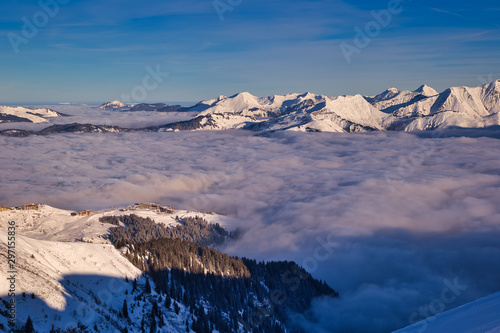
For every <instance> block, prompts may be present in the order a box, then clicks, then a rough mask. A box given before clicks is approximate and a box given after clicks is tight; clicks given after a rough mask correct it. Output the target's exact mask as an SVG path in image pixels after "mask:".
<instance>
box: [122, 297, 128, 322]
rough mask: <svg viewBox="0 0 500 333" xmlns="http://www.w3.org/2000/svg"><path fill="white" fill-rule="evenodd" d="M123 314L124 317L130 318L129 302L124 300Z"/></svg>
mask: <svg viewBox="0 0 500 333" xmlns="http://www.w3.org/2000/svg"><path fill="white" fill-rule="evenodd" d="M122 313H123V317H125V318H128V306H127V300H126V299H124V300H123V310H122Z"/></svg>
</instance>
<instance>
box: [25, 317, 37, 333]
mask: <svg viewBox="0 0 500 333" xmlns="http://www.w3.org/2000/svg"><path fill="white" fill-rule="evenodd" d="M24 332H25V333H34V332H35V328H34V327H33V321H32V320H31V317H30V316H28V319H27V320H26V324H25V325H24Z"/></svg>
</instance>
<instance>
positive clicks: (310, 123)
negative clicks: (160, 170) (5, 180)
mask: <svg viewBox="0 0 500 333" xmlns="http://www.w3.org/2000/svg"><path fill="white" fill-rule="evenodd" d="M2 108H3V109H2ZM6 108H8V107H1V108H0V112H1V110H4V109H6ZM100 108H101V109H105V110H117V111H151V112H182V111H190V112H197V115H196V116H195V117H194V118H192V119H190V120H187V121H182V122H175V123H169V124H164V125H160V126H154V127H147V128H142V129H135V130H141V131H176V130H224V129H248V130H253V131H259V132H262V133H268V132H274V131H284V130H287V131H303V132H367V131H419V130H433V129H437V128H440V129H443V128H449V127H464V128H481V127H487V126H493V125H500V118H499V111H500V80H495V81H493V82H491V83H488V84H485V85H482V86H478V87H464V86H462V87H452V88H448V89H446V90H445V91H443V92H441V93H437V92H436V91H435V90H434V89H432V88H431V87H429V86H427V85H422V86H420V87H419V88H418V89H416V90H414V91H409V90H402V91H400V90H398V89H396V88H389V89H387V90H386V91H384V92H382V93H380V94H378V95H376V96H361V95H352V96H338V97H328V96H325V95H317V94H313V93H303V94H296V93H295V94H287V95H284V96H283V95H273V96H269V97H256V96H253V95H252V94H250V93H248V92H242V93H239V94H236V95H233V96H230V97H226V96H219V97H218V98H215V99H210V100H205V101H201V102H199V103H197V104H196V105H194V106H191V107H181V106H180V105H173V106H169V105H166V104H164V103H157V104H144V103H142V104H137V105H134V106H128V105H126V104H125V103H122V102H120V101H113V102H108V103H104V104H103V105H101V106H100ZM9 110H10V111H9V112H10V113H9V117H19V118H23V117H24V118H26V119H28V118H29V117H32V116H33V115H32V113H33V112H31V111H34V110H31V111H26V110H28V109H25V108H9ZM12 110H18V111H16V112H17V113H16V112H14V111H12ZM40 110H47V111H44V112H46V113H47V115H45V116H43V112H42V111H38V110H36V111H37V112H39V116H37V117H39V119H42V120H44V117H48V116H51V114H54V115H52V116H56V115H55V114H57V113H55V111H52V110H49V109H40ZM51 111H52V113H50V112H51ZM12 121H14V120H12ZM27 121H33V120H27ZM72 131H73V132H110V131H112V132H117V131H132V130H131V129H125V128H118V127H116V126H104V125H91V124H84V125H82V124H70V125H57V126H51V127H49V128H46V129H44V130H42V131H39V132H30V131H20V130H4V131H0V134H2V135H9V136H25V135H31V134H37V135H46V134H53V133H58V132H72Z"/></svg>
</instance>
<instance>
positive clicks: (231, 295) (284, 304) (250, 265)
mask: <svg viewBox="0 0 500 333" xmlns="http://www.w3.org/2000/svg"><path fill="white" fill-rule="evenodd" d="M178 221H179V222H180V224H179V225H178V226H176V227H165V226H163V225H161V224H156V223H155V221H154V220H152V219H150V218H142V217H139V216H137V215H124V216H107V217H103V218H101V222H104V223H110V224H112V225H115V227H112V228H111V229H110V232H109V239H110V241H111V242H112V243H113V244H114V245H115V246H116V247H117V248H123V247H126V257H127V258H128V259H129V260H130V262H131V263H132V264H134V265H135V266H136V267H138V268H139V269H141V270H142V271H144V272H145V273H146V276H147V278H148V279H147V282H146V285H145V286H144V288H143V292H144V293H145V294H151V293H152V292H153V290H154V294H155V295H159V296H158V299H161V302H160V301H158V300H156V297H152V296H150V297H152V298H153V303H154V304H156V306H154V304H153V308H156V310H153V314H152V315H151V316H150V317H151V318H149V319H148V320H147V324H148V325H149V327H152V326H153V325H161V320H160V316H159V315H158V316H156V317H155V316H154V313H157V314H159V313H161V311H176V312H178V311H179V309H178V304H182V305H183V306H184V307H186V308H188V309H189V311H190V312H191V313H192V320H191V321H190V322H187V323H186V331H188V330H189V329H192V330H193V331H195V332H197V333H198V332H203V333H205V332H212V331H213V330H217V331H219V332H300V329H297V328H296V327H295V328H291V327H290V326H289V325H287V324H288V323H289V316H290V315H291V314H293V313H304V312H305V311H307V309H308V308H309V307H310V305H311V302H312V300H313V298H315V297H322V296H323V297H338V293H337V292H336V291H335V290H333V289H332V288H331V287H329V286H328V285H327V284H326V283H325V282H322V281H319V280H316V279H314V278H313V277H312V276H311V275H310V274H309V273H308V272H306V271H305V270H304V269H303V268H302V267H300V266H298V265H297V264H296V263H294V262H291V261H271V262H257V261H255V260H252V259H247V258H238V257H231V256H229V255H227V254H224V253H222V252H220V251H218V250H216V249H214V248H211V247H208V246H207V245H211V246H215V245H220V244H223V243H224V242H226V241H228V240H230V239H231V238H234V236H235V234H233V233H230V232H228V231H227V230H225V229H224V228H222V227H221V226H220V225H218V224H217V225H212V224H210V223H208V222H207V221H206V220H204V219H202V218H200V217H194V218H184V219H178ZM150 281H151V282H150ZM134 283H135V282H134ZM135 284H136V283H135ZM152 286H153V287H152ZM152 288H153V289H152ZM136 289H137V287H134V290H136ZM162 309H163V310H162ZM151 329H152V328H151Z"/></svg>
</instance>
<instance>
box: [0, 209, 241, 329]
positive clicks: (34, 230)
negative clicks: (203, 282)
mask: <svg viewBox="0 0 500 333" xmlns="http://www.w3.org/2000/svg"><path fill="white" fill-rule="evenodd" d="M148 206H151V205H150V204H134V205H130V206H128V207H126V208H121V209H118V208H112V209H108V210H102V211H98V212H93V211H85V212H79V213H80V214H75V213H78V212H73V211H70V210H63V209H58V208H54V207H51V206H48V205H43V204H40V205H34V204H30V205H26V206H23V208H24V209H20V208H21V207H18V209H15V208H14V207H12V209H10V210H9V209H8V208H7V207H2V210H3V211H0V253H1V254H2V255H0V266H1V267H2V271H1V272H0V279H2V280H3V281H6V279H7V278H8V276H9V274H10V273H8V269H5V268H7V267H9V265H8V264H9V263H8V260H7V253H8V248H7V237H8V235H7V230H8V222H9V221H15V222H16V236H15V265H16V266H15V268H16V271H17V273H16V295H17V296H16V304H17V322H18V325H17V326H18V327H21V326H22V324H24V323H25V322H26V320H27V317H28V316H30V317H31V319H32V320H33V323H34V326H35V329H36V330H37V331H38V332H48V331H49V330H50V328H51V325H53V324H54V325H55V327H59V328H62V329H64V328H71V327H76V326H77V325H78V324H79V323H81V324H83V325H85V326H87V327H89V328H91V329H94V330H95V329H96V328H97V331H98V332H122V330H123V328H124V327H126V326H129V327H128V329H129V331H130V332H139V331H140V329H139V325H140V324H141V321H142V320H143V316H144V313H143V311H144V310H146V311H149V312H150V311H151V310H150V309H151V308H152V306H153V305H152V303H154V302H151V301H150V300H148V299H136V296H133V295H132V288H133V285H132V280H133V279H136V278H137V279H138V288H139V289H143V288H144V285H145V278H143V277H142V273H143V272H142V271H140V270H139V269H137V268H136V267H135V266H134V265H132V264H131V263H130V261H129V260H127V259H126V258H125V257H124V256H123V253H121V252H120V251H119V250H117V249H116V248H115V247H114V246H113V245H111V244H110V243H109V241H108V240H107V239H105V238H107V237H103V235H105V234H107V232H108V229H109V227H112V225H110V224H106V223H101V222H99V218H100V217H102V216H112V215H115V216H120V215H129V214H135V215H138V216H141V217H149V218H152V219H154V220H155V221H156V222H157V223H161V224H166V225H170V226H175V225H178V224H179V223H178V222H176V220H175V217H176V216H178V217H179V218H184V217H195V216H199V217H203V218H204V219H205V220H207V221H209V222H212V223H219V224H221V225H228V224H230V221H231V220H230V219H228V218H225V217H223V216H220V215H216V214H210V213H200V212H191V211H183V210H173V209H170V208H171V207H168V206H162V207H166V209H164V210H166V211H160V209H159V208H158V207H159V206H158V205H153V206H152V207H148ZM72 213H73V215H72ZM87 214H88V215H87ZM75 215H76V216H75ZM80 215H81V216H80ZM150 283H151V284H152V282H150ZM152 286H153V288H154V284H152ZM8 293H9V284H8V283H2V284H1V285H0V297H2V298H3V299H4V300H10V297H7V295H8ZM151 295H152V296H154V295H156V293H154V291H152V294H151ZM124 300H126V301H127V302H128V304H129V305H130V308H129V318H128V319H127V318H123V316H121V315H120V312H121V311H122V308H123V303H124ZM173 302H174V301H173ZM178 307H179V309H180V310H179V313H175V312H174V311H171V312H164V313H163V314H162V316H163V318H164V326H163V327H162V328H161V330H160V331H161V332H185V331H186V324H185V322H186V319H187V317H188V315H189V312H188V311H187V309H186V307H185V306H183V305H182V304H180V303H178ZM148 309H149V310H148ZM131 324H132V325H131ZM1 325H3V326H1ZM2 327H3V328H4V329H6V328H7V327H8V322H7V318H6V317H5V316H2V315H0V331H1V330H2Z"/></svg>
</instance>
